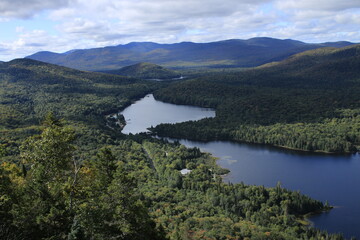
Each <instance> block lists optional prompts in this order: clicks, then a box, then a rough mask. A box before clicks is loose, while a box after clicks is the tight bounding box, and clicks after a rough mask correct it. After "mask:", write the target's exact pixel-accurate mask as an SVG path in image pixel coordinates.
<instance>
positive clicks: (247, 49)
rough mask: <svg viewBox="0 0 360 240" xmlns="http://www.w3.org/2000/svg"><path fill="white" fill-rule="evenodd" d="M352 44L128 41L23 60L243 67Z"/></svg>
mask: <svg viewBox="0 0 360 240" xmlns="http://www.w3.org/2000/svg"><path fill="white" fill-rule="evenodd" d="M352 44H353V43H351V42H345V41H342V42H326V43H317V44H313V43H305V42H301V41H296V40H291V39H286V40H280V39H274V38H266V37H261V38H251V39H248V40H240V39H230V40H224V41H218V42H209V43H193V42H181V43H174V44H159V43H153V42H132V43H128V44H125V45H118V46H109V47H103V48H92V49H81V50H70V51H67V52H65V53H54V52H47V51H45V52H38V53H35V54H33V55H30V56H28V57H27V58H30V59H34V60H39V61H43V62H48V63H52V64H57V65H61V66H66V67H72V68H75V69H79V70H90V71H104V70H115V69H119V68H122V67H124V66H128V65H132V64H137V63H139V62H151V63H154V64H160V65H162V66H165V67H170V68H190V67H222V68H224V67H245V68H246V67H254V66H259V65H262V64H266V63H269V62H274V61H279V60H283V59H285V58H287V57H289V56H291V55H293V54H296V53H300V52H303V51H306V50H311V49H316V48H322V47H345V46H348V45H352Z"/></svg>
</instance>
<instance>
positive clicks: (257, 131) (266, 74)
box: [153, 45, 360, 152]
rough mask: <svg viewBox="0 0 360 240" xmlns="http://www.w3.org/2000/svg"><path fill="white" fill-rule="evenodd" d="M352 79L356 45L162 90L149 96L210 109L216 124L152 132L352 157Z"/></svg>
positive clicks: (359, 50)
mask: <svg viewBox="0 0 360 240" xmlns="http://www.w3.org/2000/svg"><path fill="white" fill-rule="evenodd" d="M359 76H360V46H359V45H355V46H351V47H346V48H342V49H334V48H325V49H318V50H312V51H308V52H304V53H300V54H298V55H295V56H293V57H291V58H289V59H287V60H285V61H282V62H279V63H273V64H267V65H265V66H261V67H258V68H255V69H250V70H244V71H240V72H233V73H223V72H218V73H216V72H213V73H211V74H210V75H207V76H206V77H198V78H196V79H191V80H187V81H182V82H179V83H176V84H173V85H170V86H169V87H167V88H161V89H159V90H158V91H156V92H155V94H154V96H155V98H157V99H160V100H164V101H167V102H172V103H177V104H190V105H198V106H202V107H212V108H215V109H216V118H214V119H206V120H202V121H199V122H188V123H181V124H177V125H175V126H170V125H160V126H158V127H157V128H155V129H153V132H154V133H156V134H158V135H166V136H171V137H183V138H191V139H197V140H213V139H228V140H237V141H246V142H256V143H266V144H272V145H279V146H283V147H290V148H296V149H300V150H310V151H324V152H353V151H356V149H358V148H359V145H360V141H359V138H360V127H359V116H358V114H359V109H360V95H359V92H360V78H359Z"/></svg>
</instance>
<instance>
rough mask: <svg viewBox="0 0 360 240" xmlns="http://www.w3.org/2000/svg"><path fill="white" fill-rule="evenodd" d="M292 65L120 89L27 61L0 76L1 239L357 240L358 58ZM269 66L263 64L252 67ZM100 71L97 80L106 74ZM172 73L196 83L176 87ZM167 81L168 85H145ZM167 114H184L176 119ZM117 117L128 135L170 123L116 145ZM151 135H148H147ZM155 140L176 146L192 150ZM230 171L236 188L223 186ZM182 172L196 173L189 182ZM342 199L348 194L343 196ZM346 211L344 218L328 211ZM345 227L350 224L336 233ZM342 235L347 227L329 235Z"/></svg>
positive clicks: (335, 55)
mask: <svg viewBox="0 0 360 240" xmlns="http://www.w3.org/2000/svg"><path fill="white" fill-rule="evenodd" d="M265 40H268V39H265ZM253 41H255V43H256V44H259V41H264V39H255V40H253ZM284 41H285V40H284ZM230 42H231V41H230ZM235 42H236V43H237V44H239V41H235ZM275 42H276V41H275ZM285 42H286V43H289V42H290V43H291V45H294V44H295V43H294V42H292V41H285ZM255 43H254V44H255ZM281 43H284V42H281ZM241 44H243V43H241ZM256 44H255V45H256ZM279 44H280V43H279ZM297 44H300V45H302V44H301V43H297ZM297 44H295V45H296V46H297ZM132 45H134V46H133V47H134V48H135V46H136V47H138V44H132ZM132 45H131V46H132ZM185 45H186V44H185ZM189 45H192V44H189ZM340 45H341V44H340ZM345 45H348V44H345ZM146 46H147V47H148V48H151V47H152V46H153V45H152V44H148V45H146ZM285 46H287V45H286V44H285ZM306 46H307V47H309V46H308V45H306ZM312 47H313V46H312ZM312 47H311V48H312ZM339 47H340V46H339ZM140 49H141V48H140ZM303 50H307V48H306V49H303ZM216 51H218V50H216ZM286 51H289V49H287V50H286ZM299 51H300V50H299ZM75 53H76V51H75V52H74V54H75ZM277 54H280V53H279V52H278V53H277ZM281 54H285V53H284V52H282V53H281ZM286 54H290V52H287V53H286ZM286 54H285V55H286ZM285 55H282V56H284V57H283V58H284V59H285V60H282V61H279V62H272V63H269V61H270V60H269V59H268V60H265V62H262V61H264V60H261V61H257V62H252V63H251V64H250V63H247V64H249V65H246V66H247V69H244V68H238V67H240V66H245V65H241V64H239V63H236V64H235V65H232V66H235V67H236V68H233V69H231V68H230V69H228V68H224V69H222V68H215V69H209V68H203V67H204V64H203V63H201V68H193V66H191V68H189V69H182V68H183V67H184V66H183V65H181V64H180V65H177V66H178V69H177V70H176V72H174V71H173V70H169V71H167V69H165V68H164V67H158V66H156V65H153V64H138V65H134V66H130V67H129V68H125V70H126V75H127V76H121V75H118V74H121V73H124V72H121V71H124V68H123V69H122V70H121V69H120V70H119V68H118V67H119V66H120V65H119V66H116V68H113V69H117V70H116V71H118V70H119V71H120V72H107V73H99V72H89V71H80V70H75V69H70V68H67V67H62V66H58V65H53V64H51V63H45V62H39V61H36V60H32V59H16V60H12V61H10V62H2V63H0V85H1V90H0V112H1V115H0V123H1V127H0V134H1V135H0V156H1V165H0V171H1V182H0V184H1V185H0V187H1V188H0V191H1V195H2V196H3V197H2V199H3V200H4V201H3V202H1V211H0V217H1V220H2V221H1V222H2V225H1V226H0V227H1V229H5V230H6V231H2V232H1V234H7V235H4V236H3V237H7V239H50V238H52V239H65V238H67V237H68V236H70V235H71V234H73V235H74V236H75V235H76V234H78V235H76V236H83V237H84V236H86V237H87V238H92V239H106V238H120V239H204V238H209V239H321V238H324V239H344V237H346V238H349V237H351V236H358V234H359V233H358V232H357V230H356V229H358V226H357V225H356V224H355V222H354V221H353V218H356V217H357V216H358V215H356V214H357V213H358V207H357V206H356V204H355V202H353V201H356V199H358V196H359V194H358V192H356V190H352V189H357V183H358V179H357V174H356V173H355V172H356V171H357V170H358V167H359V166H358V161H359V154H358V153H356V152H357V151H358V150H359V145H360V115H359V109H360V106H359V105H360V99H359V95H358V92H359V90H360V85H359V84H360V82H359V79H360V78H359V69H360V68H359V66H360V60H359V59H360V51H359V46H358V45H350V46H347V47H344V48H321V49H315V50H310V51H305V52H301V53H298V54H295V55H292V56H291V57H290V58H286V57H285ZM69 56H71V54H70V55H69ZM72 56H74V55H72ZM277 57H279V60H280V59H282V57H280V55H277ZM277 57H276V59H277ZM274 58H275V57H274ZM53 59H56V58H55V57H54V58H53ZM99 59H101V58H100V57H99ZM179 59H180V60H181V58H180V57H179ZM143 60H146V59H143ZM250 60H251V59H250ZM250 60H249V61H250ZM251 61H252V60H251ZM260 62H261V63H266V64H265V65H261V66H257V65H260ZM69 63H70V61H69ZM80 63H81V61H79V64H80ZM94 64H95V65H96V64H97V63H94ZM121 64H123V63H121ZM95 65H94V66H95ZM205 65H206V64H205ZM255 65H256V66H255ZM77 66H80V65H75V64H74V65H73V67H77ZM98 66H99V67H98V68H91V69H92V70H97V71H98V70H101V71H103V70H106V69H107V70H109V68H107V67H104V66H102V65H101V64H99V65H98ZM165 66H166V64H165ZM199 66H200V65H199ZM249 66H252V67H251V68H248V67H249ZM103 67H104V68H103ZM207 67H209V66H208V65H207ZM218 67H219V66H218ZM227 67H228V66H227ZM78 68H80V69H82V67H78ZM111 73H113V74H111ZM174 73H176V74H178V73H180V76H181V75H186V76H187V78H185V79H179V80H171V81H167V80H166V79H167V78H168V76H170V75H171V76H174V75H172V74H174ZM189 73H191V74H189ZM139 74H140V75H139ZM168 74H170V75H168ZM176 74H175V75H176ZM161 75H162V76H165V78H164V79H165V80H164V81H149V80H145V79H148V76H155V77H156V78H157V77H159V76H161ZM143 78H145V79H143ZM148 94H153V96H154V97H155V98H152V95H148ZM145 96H148V97H145ZM144 97H145V98H144ZM159 100H161V101H163V102H159ZM144 101H145V103H146V104H144V105H143V106H142V107H140V108H139V109H138V110H137V113H135V115H134V116H132V117H127V115H126V114H127V113H128V111H129V109H131V108H132V107H134V106H136V105H137V104H139V103H144ZM146 101H147V102H146ZM169 103H173V104H177V105H180V104H184V105H187V106H181V108H182V110H180V106H176V108H175V109H173V108H174V105H172V104H169ZM156 105H161V106H162V107H160V108H156V107H155V106H156ZM190 105H191V106H190ZM164 106H166V107H165V108H164ZM195 106H196V107H195ZM127 107H129V108H127ZM198 107H202V108H212V109H213V110H215V111H216V113H215V112H214V111H213V110H209V109H207V110H206V109H201V108H198ZM115 113H120V115H118V117H121V115H123V116H124V119H123V120H125V121H126V122H128V123H129V124H128V126H129V127H130V126H131V124H133V123H136V122H135V121H133V120H134V119H136V120H140V121H139V122H140V123H141V122H142V120H149V118H151V116H152V117H155V118H159V117H160V116H168V117H170V118H169V119H170V120H163V119H160V120H158V121H155V122H154V123H150V125H149V126H147V125H146V124H147V123H146V124H145V125H144V126H141V127H140V128H139V129H138V130H136V131H134V132H133V133H132V132H131V131H132V130H126V128H127V125H125V128H124V132H123V133H121V132H120V129H116V128H114V127H111V126H110V127H109V125H108V122H107V121H108V120H107V119H106V117H105V116H108V115H109V114H115ZM149 114H150V115H149ZM176 114H178V115H176ZM197 114H199V115H198V116H196V115H197ZM204 117H205V118H204ZM123 120H122V121H123ZM140 123H137V124H140ZM159 123H161V124H160V125H157V124H159ZM152 125H153V126H152ZM136 128H137V126H135V129H136ZM146 128H149V130H150V131H151V134H149V133H143V131H144V129H146ZM125 133H131V134H129V135H128V134H125ZM151 135H158V136H161V137H171V138H176V139H179V141H180V143H183V144H184V145H185V146H188V147H189V148H186V147H185V146H184V145H181V144H180V143H179V142H178V141H175V142H174V143H171V142H169V141H166V140H165V141H163V140H160V139H154V138H152V137H151ZM184 139H188V140H184ZM189 140H196V141H197V142H196V141H189ZM219 140H220V141H219ZM201 141H207V142H208V143H204V142H201ZM214 141H215V142H214ZM224 141H226V142H224ZM235 142H238V143H239V142H240V143H241V144H238V143H235ZM244 142H247V143H255V144H259V145H246V144H244ZM214 144H215V145H214ZM271 145H272V146H281V147H284V148H293V149H296V150H301V151H307V153H300V152H293V151H290V150H279V149H277V148H272V147H268V146H271ZM208 151H209V152H211V153H213V154H214V156H215V157H219V158H220V160H218V161H216V158H215V157H214V156H212V155H211V154H209V153H206V152H208ZM224 151H225V152H224ZM314 152H326V153H332V154H333V155H321V154H319V153H314ZM334 153H337V154H340V155H335V154H334ZM343 154H348V155H343ZM218 163H219V165H218ZM226 168H227V169H229V170H230V174H229V175H226V176H225V177H224V176H223V175H224V174H228V173H229V170H227V169H226ZM183 169H188V170H191V172H190V173H189V174H187V175H182V174H181V172H180V171H181V170H183ZM354 171H355V172H354ZM344 174H347V176H348V177H347V178H346V179H342V178H343V176H344ZM290 175H291V176H290ZM317 178H319V179H317ZM228 181H230V183H228ZM278 181H280V182H281V184H280V183H279V184H278V183H277V182H278ZM315 182H316V184H315ZM335 183H336V184H335ZM252 184H256V185H252ZM317 184H320V186H319V185H317ZM282 186H284V187H285V188H283V187H282ZM316 186H319V187H316ZM287 188H289V190H288V189H287ZM345 188H347V189H349V190H351V191H347V192H346V193H344V192H342V190H343V189H345ZM298 190H300V191H301V192H298ZM303 193H304V194H306V195H308V196H306V195H303ZM340 193H342V194H340ZM338 195H341V196H343V197H344V198H343V199H341V198H336V196H338ZM313 198H315V199H317V200H314V199H313ZM345 198H346V199H351V200H352V201H346V199H345ZM343 200H344V201H343ZM327 201H329V202H327ZM338 204H339V205H342V208H339V209H337V208H336V209H332V207H331V206H336V207H337V205H338ZM34 206H38V207H34ZM114 209H115V210H114ZM324 211H326V212H327V211H329V212H327V213H325V214H321V215H319V216H317V217H314V218H312V219H313V221H314V223H315V227H320V228H321V229H322V230H319V229H317V228H314V227H311V226H308V225H307V224H308V222H307V221H306V219H305V216H306V215H308V214H312V213H321V212H324ZM349 212H350V213H349ZM122 213H124V214H122ZM351 214H353V215H351ZM324 216H325V217H324ZM344 216H350V220H346V219H345V218H343V219H342V220H340V219H341V218H342V217H344ZM334 219H335V220H334ZM334 221H335V223H334ZM337 221H341V223H342V224H339V225H338V226H337V227H338V228H336V227H335V228H334V225H337V224H336V222H337ZM347 221H348V222H347ZM343 226H352V227H350V228H346V227H343ZM19 229H20V231H18V230H19ZM327 231H328V232H329V233H328V232H327ZM338 231H341V232H342V233H343V234H344V235H345V236H343V235H342V234H341V233H340V234H338V233H337V232H338ZM71 236H72V235H71ZM120 236H121V237H120Z"/></svg>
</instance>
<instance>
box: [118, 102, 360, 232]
mask: <svg viewBox="0 0 360 240" xmlns="http://www.w3.org/2000/svg"><path fill="white" fill-rule="evenodd" d="M163 104H166V108H162V106H163ZM130 113H131V115H130ZM145 113H146V116H145V115H144V114H145ZM178 113H180V115H181V116H184V117H183V118H181V119H179V115H177V114H178ZM123 114H124V116H125V119H128V118H130V119H131V122H130V123H131V124H132V125H133V126H131V128H128V129H127V130H125V129H126V128H125V129H124V130H125V133H129V132H132V130H131V129H134V131H133V132H132V133H137V132H139V131H145V130H146V128H147V127H150V126H151V125H153V126H155V125H157V124H159V123H161V121H162V120H160V117H159V115H166V119H167V120H166V121H164V122H175V121H177V122H178V120H181V121H187V120H196V118H197V119H201V118H204V117H212V116H214V112H213V111H209V110H206V109H202V108H197V110H196V107H190V106H178V105H174V104H168V103H162V102H160V101H156V100H154V99H153V98H152V95H151V96H149V97H145V98H143V99H142V100H140V101H138V102H136V103H135V104H133V105H131V106H130V107H128V108H127V109H125V110H124V111H123ZM128 114H129V115H128ZM192 114H194V115H193V116H192ZM201 114H203V115H201ZM211 114H213V115H211ZM186 117H189V119H186ZM149 118H153V119H154V121H150V119H149ZM171 119H172V120H171ZM145 120H146V122H152V123H151V124H150V125H147V124H148V123H144V121H145ZM138 124H139V125H138ZM129 125H130V124H129ZM140 129H143V130H140ZM180 142H181V143H182V144H184V145H185V146H188V147H199V148H200V149H201V150H202V151H206V152H210V153H212V154H213V155H214V156H216V157H218V158H219V160H218V164H219V165H221V166H222V167H224V168H228V169H229V170H231V172H230V174H228V175H227V176H226V177H225V178H224V181H225V182H226V181H229V182H232V183H239V182H244V183H246V184H254V185H264V186H266V187H274V186H275V185H276V183H277V182H279V181H280V182H281V184H282V186H283V187H286V188H288V189H292V190H300V192H302V193H303V194H306V195H309V196H311V197H312V198H315V199H318V200H321V201H326V200H327V201H329V203H330V204H331V205H333V206H336V207H335V208H334V209H333V210H331V211H330V212H329V213H325V214H320V215H317V216H314V217H312V218H311V219H310V220H311V221H312V222H313V223H314V225H315V226H316V227H317V228H320V229H325V230H327V231H329V232H332V233H335V232H342V233H343V234H344V236H345V237H347V238H350V237H351V236H355V237H357V238H360V220H359V219H360V187H359V185H360V155H359V154H353V155H326V154H319V153H316V154H315V153H306V152H298V151H291V150H286V149H280V148H274V147H268V146H263V145H253V144H240V143H234V142H227V141H213V142H208V143H203V142H196V141H188V140H180Z"/></svg>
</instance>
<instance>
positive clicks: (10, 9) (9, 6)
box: [0, 0, 72, 18]
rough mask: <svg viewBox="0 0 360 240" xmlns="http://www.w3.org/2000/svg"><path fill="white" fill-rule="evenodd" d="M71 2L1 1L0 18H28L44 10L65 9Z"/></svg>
mask: <svg viewBox="0 0 360 240" xmlns="http://www.w3.org/2000/svg"><path fill="white" fill-rule="evenodd" d="M70 2H72V0H1V1H0V16H2V17H10V18H29V17H32V16H33V15H34V14H36V13H38V12H40V11H43V10H46V9H56V8H59V7H65V6H67V5H69V4H70Z"/></svg>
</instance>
